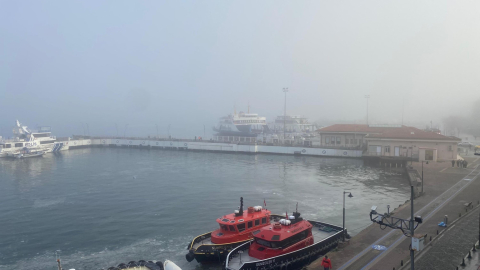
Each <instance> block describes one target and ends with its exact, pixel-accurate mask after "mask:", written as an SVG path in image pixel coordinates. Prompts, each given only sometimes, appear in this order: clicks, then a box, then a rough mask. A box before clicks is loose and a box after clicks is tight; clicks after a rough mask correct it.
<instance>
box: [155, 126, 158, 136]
mask: <svg viewBox="0 0 480 270" xmlns="http://www.w3.org/2000/svg"><path fill="white" fill-rule="evenodd" d="M155 126H156V127H157V140H158V125H157V124H155Z"/></svg>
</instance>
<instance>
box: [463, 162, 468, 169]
mask: <svg viewBox="0 0 480 270" xmlns="http://www.w3.org/2000/svg"><path fill="white" fill-rule="evenodd" d="M463 162H464V165H465V168H467V166H468V161H466V160H463Z"/></svg>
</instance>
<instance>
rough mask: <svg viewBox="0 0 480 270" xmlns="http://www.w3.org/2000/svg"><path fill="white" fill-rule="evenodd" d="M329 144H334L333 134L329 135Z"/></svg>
mask: <svg viewBox="0 0 480 270" xmlns="http://www.w3.org/2000/svg"><path fill="white" fill-rule="evenodd" d="M330 144H335V137H334V136H332V137H330Z"/></svg>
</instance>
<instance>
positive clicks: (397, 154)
mask: <svg viewBox="0 0 480 270" xmlns="http://www.w3.org/2000/svg"><path fill="white" fill-rule="evenodd" d="M395 156H396V157H398V156H400V147H399V146H395Z"/></svg>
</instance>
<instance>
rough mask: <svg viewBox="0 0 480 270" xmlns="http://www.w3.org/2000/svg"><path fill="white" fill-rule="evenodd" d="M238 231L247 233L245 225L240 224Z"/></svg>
mask: <svg viewBox="0 0 480 270" xmlns="http://www.w3.org/2000/svg"><path fill="white" fill-rule="evenodd" d="M237 229H238V231H239V232H243V231H245V223H242V224H238V225H237Z"/></svg>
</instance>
